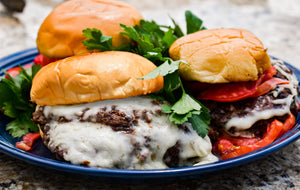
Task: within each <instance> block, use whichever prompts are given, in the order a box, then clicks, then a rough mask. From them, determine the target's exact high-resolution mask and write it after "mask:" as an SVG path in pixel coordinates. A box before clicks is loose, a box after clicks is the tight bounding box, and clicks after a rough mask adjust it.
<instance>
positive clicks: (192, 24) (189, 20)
mask: <svg viewBox="0 0 300 190" xmlns="http://www.w3.org/2000/svg"><path fill="white" fill-rule="evenodd" d="M185 20H186V31H187V34H191V33H194V32H197V31H199V30H205V29H206V28H205V27H204V26H202V24H203V21H202V20H201V19H200V18H198V17H197V16H196V15H194V14H193V13H192V12H191V11H186V12H185Z"/></svg>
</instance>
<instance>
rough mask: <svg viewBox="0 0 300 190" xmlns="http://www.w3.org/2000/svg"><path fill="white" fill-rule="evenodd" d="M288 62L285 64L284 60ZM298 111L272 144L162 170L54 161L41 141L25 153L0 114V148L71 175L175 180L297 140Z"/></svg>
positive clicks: (26, 58) (23, 60)
mask: <svg viewBox="0 0 300 190" xmlns="http://www.w3.org/2000/svg"><path fill="white" fill-rule="evenodd" d="M36 55H38V51H37V49H36V48H33V49H28V50H25V51H21V52H18V53H15V54H12V55H9V56H7V57H4V58H2V59H0V68H1V72H0V76H1V75H3V72H2V70H6V69H9V68H11V67H15V66H17V65H25V64H28V63H32V60H33V59H34V57H35V56H36ZM286 64H287V63H286ZM287 65H288V66H289V67H290V68H291V69H292V70H293V71H294V72H295V74H296V76H297V78H298V80H299V79H300V71H299V70H298V69H296V68H295V67H293V66H291V65H289V64H287ZM299 118H300V114H298V116H297V120H296V124H295V126H294V127H293V128H292V129H291V130H290V131H288V132H287V133H286V134H285V135H284V136H282V137H281V138H280V139H277V140H276V141H275V142H273V143H272V144H271V145H269V146H266V147H264V148H262V149H259V150H256V151H254V152H251V153H248V154H245V155H243V156H240V157H236V158H233V159H228V160H222V161H218V162H215V163H211V164H205V165H200V166H189V167H179V168H172V169H165V170H126V169H108V168H95V167H86V166H81V165H74V164H70V163H67V162H62V161H58V160H55V157H54V155H53V154H52V153H51V152H50V151H49V150H48V149H47V148H45V147H44V146H43V144H42V142H41V140H40V141H38V143H36V144H35V146H34V147H33V150H32V151H30V152H25V151H23V150H20V149H18V148H16V147H15V146H14V144H15V142H17V141H19V140H20V139H14V138H12V137H11V136H10V135H9V134H8V133H7V132H6V130H5V126H6V124H7V122H8V121H9V119H8V118H6V117H5V116H3V114H2V115H0V151H1V152H3V153H5V154H7V155H10V156H12V157H15V158H18V159H21V160H24V161H26V162H29V163H31V164H35V165H38V166H41V167H44V168H47V169H52V170H55V171H60V172H63V173H67V174H74V175H77V176H78V175H79V176H87V177H96V178H97V179H100V180H101V179H102V180H110V181H118V182H126V183H145V182H153V181H160V182H162V181H163V182H167V181H175V180H176V181H178V180H184V179H191V178H196V177H197V176H199V175H202V174H205V175H207V174H211V173H213V172H216V171H218V172H219V171H220V170H225V169H228V168H232V167H236V166H239V165H242V164H246V163H249V162H252V161H254V160H256V159H260V158H262V157H264V156H267V155H268V154H271V153H273V152H274V151H277V150H279V149H281V148H283V147H284V146H286V145H288V144H290V143H291V142H293V141H295V140H297V139H298V138H299V136H300V121H299Z"/></svg>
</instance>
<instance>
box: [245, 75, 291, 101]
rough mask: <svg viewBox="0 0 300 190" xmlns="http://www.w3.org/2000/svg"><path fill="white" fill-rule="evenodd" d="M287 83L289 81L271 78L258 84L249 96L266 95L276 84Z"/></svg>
mask: <svg viewBox="0 0 300 190" xmlns="http://www.w3.org/2000/svg"><path fill="white" fill-rule="evenodd" d="M288 83H290V81H288V80H284V79H280V78H275V77H273V78H271V79H269V80H267V81H265V82H263V83H262V84H260V85H259V86H258V87H257V89H256V91H255V93H254V94H252V95H251V97H258V96H261V95H263V94H266V93H267V92H269V91H270V90H273V89H275V88H276V86H277V85H278V84H288Z"/></svg>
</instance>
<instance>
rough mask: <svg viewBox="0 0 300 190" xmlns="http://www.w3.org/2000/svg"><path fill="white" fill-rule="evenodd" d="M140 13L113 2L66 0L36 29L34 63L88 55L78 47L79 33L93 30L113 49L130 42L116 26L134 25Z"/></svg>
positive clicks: (80, 43)
mask: <svg viewBox="0 0 300 190" xmlns="http://www.w3.org/2000/svg"><path fill="white" fill-rule="evenodd" d="M141 19H143V17H142V15H141V14H140V12H139V11H138V10H137V9H135V8H134V7H132V6H130V5H128V4H127V3H124V2H121V1H115V0H69V1H65V2H63V3H61V4H60V5H58V6H57V7H56V8H55V9H53V11H52V12H51V13H50V14H49V15H48V16H47V17H46V19H45V20H44V22H43V23H42V25H41V26H40V28H39V31H38V34H37V39H36V44H37V48H38V51H39V53H40V55H39V56H38V57H36V59H35V60H34V62H35V63H36V64H41V65H42V66H43V65H46V64H48V63H50V62H53V61H56V60H58V59H62V58H65V57H69V56H73V55H80V54H85V53H87V52H91V51H90V50H87V49H86V47H85V46H84V45H83V44H82V41H84V40H85V39H86V37H84V36H83V30H85V29H87V28H96V29H98V30H101V32H102V33H103V35H106V36H111V37H112V46H113V47H114V48H116V47H119V46H121V45H124V44H129V43H130V42H131V41H130V40H129V38H127V37H126V36H124V35H122V34H121V32H122V31H123V30H122V28H121V27H120V24H124V25H126V26H135V25H138V24H139V22H140V20H141Z"/></svg>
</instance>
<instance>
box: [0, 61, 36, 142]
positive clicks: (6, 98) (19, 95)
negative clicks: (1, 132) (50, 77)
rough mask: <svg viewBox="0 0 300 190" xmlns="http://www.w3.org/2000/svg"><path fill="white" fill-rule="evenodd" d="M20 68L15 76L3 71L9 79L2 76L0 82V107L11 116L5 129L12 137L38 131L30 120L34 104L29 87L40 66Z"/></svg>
mask: <svg viewBox="0 0 300 190" xmlns="http://www.w3.org/2000/svg"><path fill="white" fill-rule="evenodd" d="M20 68H21V70H20V73H19V74H18V75H17V76H15V77H12V76H10V75H9V74H8V73H7V72H5V71H4V73H5V74H6V75H7V76H8V77H9V79H5V78H2V79H1V82H0V100H1V102H0V109H1V110H2V111H3V112H4V114H5V115H6V116H8V117H10V118H12V121H10V122H9V123H8V124H7V125H6V130H8V131H9V133H10V134H11V135H12V137H14V138H16V137H21V136H23V135H25V134H27V133H29V132H36V131H38V127H37V125H36V124H34V123H33V122H32V121H31V117H32V113H33V112H34V111H35V107H36V105H35V104H34V103H32V102H30V89H31V85H32V79H33V77H34V75H35V74H36V73H37V72H38V70H39V69H40V68H41V66H40V65H33V66H32V67H31V68H28V69H26V70H25V69H24V68H23V67H21V66H20Z"/></svg>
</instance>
